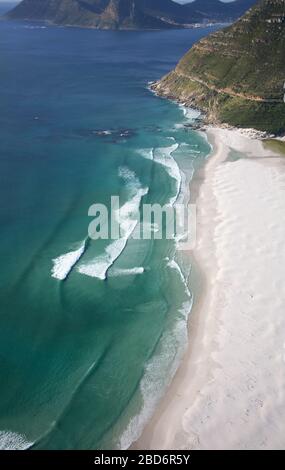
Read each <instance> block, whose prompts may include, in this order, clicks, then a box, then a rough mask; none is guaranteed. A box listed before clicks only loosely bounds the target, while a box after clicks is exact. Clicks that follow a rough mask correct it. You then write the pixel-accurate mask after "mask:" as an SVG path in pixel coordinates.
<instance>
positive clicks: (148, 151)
mask: <svg viewBox="0 0 285 470" xmlns="http://www.w3.org/2000/svg"><path fill="white" fill-rule="evenodd" d="M138 153H139V154H140V155H141V156H142V157H144V158H146V159H147V160H153V159H154V155H153V153H154V149H153V148H149V149H140V150H139V151H138Z"/></svg>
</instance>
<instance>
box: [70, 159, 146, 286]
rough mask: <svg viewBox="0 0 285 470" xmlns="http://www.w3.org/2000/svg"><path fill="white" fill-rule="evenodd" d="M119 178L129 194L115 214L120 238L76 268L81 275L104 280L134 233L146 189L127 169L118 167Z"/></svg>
mask: <svg viewBox="0 0 285 470" xmlns="http://www.w3.org/2000/svg"><path fill="white" fill-rule="evenodd" d="M119 176H120V178H122V179H123V180H124V181H125V183H126V187H127V189H128V191H129V194H130V200H129V201H127V202H126V203H125V204H124V205H123V206H122V207H121V208H120V209H119V210H117V211H116V212H115V219H116V221H117V222H118V223H119V225H120V235H121V237H120V238H119V239H118V240H114V241H113V242H112V243H111V244H110V245H108V246H107V247H106V249H105V252H104V253H103V254H102V255H100V256H97V257H96V258H95V259H93V260H91V261H90V262H89V263H87V264H83V265H81V266H79V267H78V271H79V272H80V273H81V274H85V275H87V276H91V277H96V278H98V279H101V280H104V279H106V277H107V272H108V270H109V268H110V267H111V266H112V265H113V264H114V262H115V261H116V260H117V259H118V258H119V256H120V255H121V253H122V252H123V251H124V249H125V247H126V245H127V242H128V239H129V238H130V236H131V235H132V233H133V232H134V230H135V228H136V226H137V224H138V221H139V207H140V203H141V199H142V197H143V196H145V195H146V194H147V193H148V188H144V187H142V185H141V183H140V181H139V179H138V178H137V176H136V174H135V172H134V171H132V170H130V169H129V168H127V167H120V168H119Z"/></svg>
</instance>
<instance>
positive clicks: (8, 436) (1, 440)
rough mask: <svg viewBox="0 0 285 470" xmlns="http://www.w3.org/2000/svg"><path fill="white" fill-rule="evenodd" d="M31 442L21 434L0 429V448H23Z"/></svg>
mask: <svg viewBox="0 0 285 470" xmlns="http://www.w3.org/2000/svg"><path fill="white" fill-rule="evenodd" d="M32 444H33V443H32V442H29V441H28V440H27V439H26V437H25V436H23V435H21V434H18V433H16V432H11V431H0V450H25V449H28V448H29V447H30V446H31V445H32Z"/></svg>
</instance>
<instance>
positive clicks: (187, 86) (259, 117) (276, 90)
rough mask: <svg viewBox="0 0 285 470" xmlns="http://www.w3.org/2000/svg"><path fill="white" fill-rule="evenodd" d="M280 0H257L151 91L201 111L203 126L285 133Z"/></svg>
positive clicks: (284, 3)
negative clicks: (257, 0) (214, 124)
mask: <svg viewBox="0 0 285 470" xmlns="http://www.w3.org/2000/svg"><path fill="white" fill-rule="evenodd" d="M284 51H285V0H260V1H259V2H258V3H257V5H256V6H254V7H253V8H251V9H250V10H249V11H248V12H247V13H246V14H245V15H244V16H243V17H242V18H241V19H240V20H239V21H237V22H236V23H235V24H233V25H232V26H230V27H227V28H225V29H223V30H221V31H218V32H216V33H214V34H211V35H210V36H208V37H207V38H205V39H202V40H201V41H199V42H198V43H197V44H195V45H194V46H193V47H192V49H191V50H190V51H189V52H188V53H187V54H186V55H185V56H184V57H183V58H182V59H181V61H180V62H179V64H178V65H177V67H176V68H175V70H173V71H172V72H171V73H169V74H168V75H167V76H166V77H164V78H163V79H162V80H160V81H159V82H158V83H157V84H155V85H154V89H155V90H156V92H157V93H158V94H160V95H162V96H167V97H171V98H173V99H177V100H179V101H182V102H184V103H185V102H186V103H188V105H190V106H194V107H198V108H200V109H202V110H203V111H205V113H206V116H207V120H208V122H211V123H217V124H219V123H221V122H223V123H228V124H231V125H234V126H239V127H254V128H256V129H259V130H265V131H268V132H273V133H275V134H281V133H284V132H285V103H284V99H283V96H284V92H285V90H284V81H285V60H284V59H285V56H284Z"/></svg>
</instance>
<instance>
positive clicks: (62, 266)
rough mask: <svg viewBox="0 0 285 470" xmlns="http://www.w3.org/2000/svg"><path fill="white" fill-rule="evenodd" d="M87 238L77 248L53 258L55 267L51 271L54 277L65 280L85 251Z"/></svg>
mask: <svg viewBox="0 0 285 470" xmlns="http://www.w3.org/2000/svg"><path fill="white" fill-rule="evenodd" d="M85 247H86V240H84V241H83V242H81V243H80V246H79V248H78V249H77V250H74V251H69V252H68V253H65V254H64V255H61V256H59V257H58V258H55V259H53V260H52V262H53V268H52V271H51V275H52V277H54V278H56V279H59V280H61V281H63V280H64V279H66V278H67V276H68V275H69V273H70V272H71V270H72V268H73V266H74V265H75V264H76V263H77V262H78V261H79V259H80V258H81V256H82V255H83V253H84V252H85Z"/></svg>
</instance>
